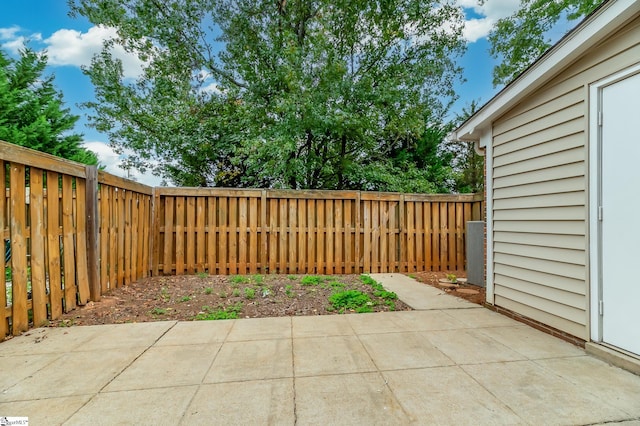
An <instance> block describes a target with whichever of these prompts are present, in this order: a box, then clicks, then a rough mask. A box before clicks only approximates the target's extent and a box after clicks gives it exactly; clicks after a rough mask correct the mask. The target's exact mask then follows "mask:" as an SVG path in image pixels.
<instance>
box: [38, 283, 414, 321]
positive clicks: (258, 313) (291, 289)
mask: <svg viewBox="0 0 640 426" xmlns="http://www.w3.org/2000/svg"><path fill="white" fill-rule="evenodd" d="M375 287H376V286H375V285H372V284H371V283H369V284H366V283H364V282H363V281H362V279H361V278H360V276H358V275H339V276H310V275H254V276H240V275H238V276H208V275H202V276H199V275H182V276H163V277H152V278H145V279H142V280H139V281H137V282H135V283H133V284H130V285H128V286H123V287H120V288H118V289H114V290H112V291H110V292H109V293H107V294H106V295H104V296H102V299H101V300H100V302H96V303H93V302H90V303H88V304H87V305H85V306H83V307H80V308H77V309H75V310H73V311H71V312H69V313H66V314H64V315H63V316H62V318H61V319H60V320H56V321H54V322H52V324H51V326H63V327H64V326H70V325H97V324H120V323H128V322H148V321H167V320H179V321H189V320H194V319H226V318H263V317H282V316H299V315H331V314H340V313H353V312H358V311H365V312H366V311H370V312H387V311H392V310H396V311H401V310H411V308H410V307H409V306H407V305H406V304H405V303H403V302H402V301H400V300H398V299H396V298H393V295H391V294H388V292H382V291H381V290H379V289H378V290H376V288H375ZM355 291H357V292H361V293H362V294H364V295H366V297H365V298H364V299H363V298H362V297H361V296H360V295H359V294H358V293H354V292H355ZM335 294H340V297H336V296H334V298H333V300H334V301H335V302H336V303H337V306H334V304H333V303H331V302H330V300H329V298H330V297H332V295H335ZM367 299H368V300H367ZM360 302H361V303H360ZM358 303H360V305H358ZM358 306H360V307H358Z"/></svg>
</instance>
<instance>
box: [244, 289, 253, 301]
mask: <svg viewBox="0 0 640 426" xmlns="http://www.w3.org/2000/svg"><path fill="white" fill-rule="evenodd" d="M244 297H246V298H247V299H249V300H251V299H255V298H256V291H255V290H254V289H252V288H251V287H245V289H244Z"/></svg>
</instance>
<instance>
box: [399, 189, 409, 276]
mask: <svg viewBox="0 0 640 426" xmlns="http://www.w3.org/2000/svg"><path fill="white" fill-rule="evenodd" d="M404 207H405V205H404V194H400V197H399V201H398V215H399V216H400V229H398V231H399V232H398V236H399V237H400V238H399V240H400V241H399V242H400V259H399V262H398V272H408V268H407V238H406V234H405V232H406V223H407V222H406V218H405V214H404Z"/></svg>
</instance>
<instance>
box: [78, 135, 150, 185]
mask: <svg viewBox="0 0 640 426" xmlns="http://www.w3.org/2000/svg"><path fill="white" fill-rule="evenodd" d="M83 145H84V146H85V148H87V149H89V150H91V151H93V152H95V153H96V156H97V157H98V161H100V165H101V166H104V171H105V172H107V173H111V174H112V175H116V176H121V177H124V178H129V179H133V180H135V181H137V182H140V183H143V184H145V185H149V186H160V184H161V182H162V178H160V177H158V176H154V175H153V174H151V172H146V173H140V172H139V171H138V170H135V169H132V170H130V171H129V172H128V175H127V171H126V170H125V169H123V168H121V167H120V164H122V160H123V159H124V158H125V157H126V153H125V154H123V155H120V154H118V153H116V152H114V150H113V149H112V148H111V147H110V146H109V145H107V144H106V143H104V142H97V141H91V142H84V144H83Z"/></svg>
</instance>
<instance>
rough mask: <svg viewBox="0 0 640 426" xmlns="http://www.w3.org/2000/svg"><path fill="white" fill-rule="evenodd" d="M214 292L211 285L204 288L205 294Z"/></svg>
mask: <svg viewBox="0 0 640 426" xmlns="http://www.w3.org/2000/svg"><path fill="white" fill-rule="evenodd" d="M212 293H213V289H212V288H211V287H207V288H205V289H204V294H212Z"/></svg>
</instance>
